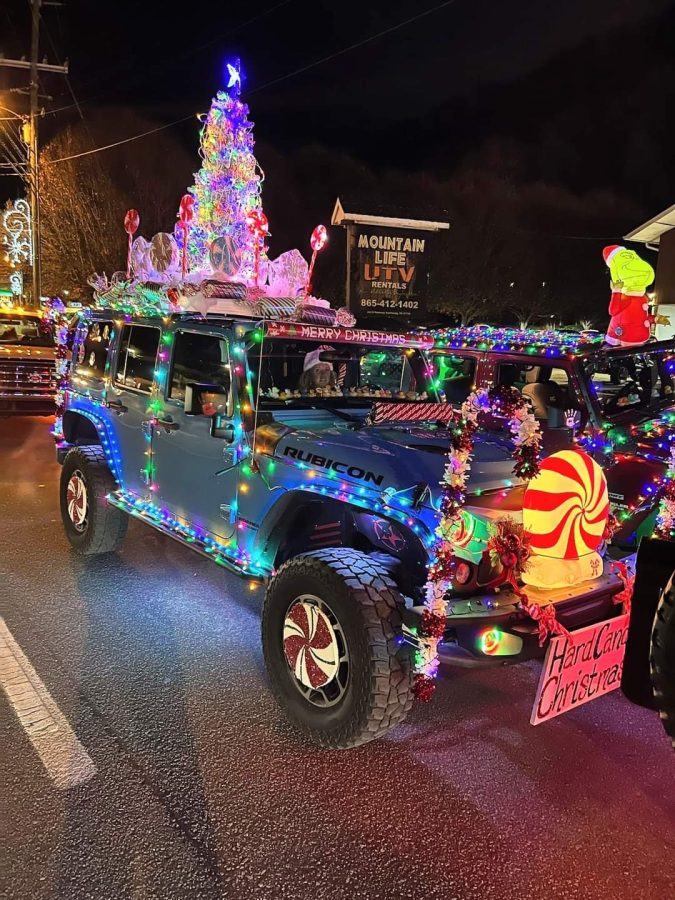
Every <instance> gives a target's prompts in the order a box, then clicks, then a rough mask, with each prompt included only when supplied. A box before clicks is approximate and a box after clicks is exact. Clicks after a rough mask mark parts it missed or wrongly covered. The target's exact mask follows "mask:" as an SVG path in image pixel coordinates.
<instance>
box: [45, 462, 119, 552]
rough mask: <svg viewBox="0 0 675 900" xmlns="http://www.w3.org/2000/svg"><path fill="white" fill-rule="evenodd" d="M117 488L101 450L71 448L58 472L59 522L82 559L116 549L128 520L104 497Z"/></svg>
mask: <svg viewBox="0 0 675 900" xmlns="http://www.w3.org/2000/svg"><path fill="white" fill-rule="evenodd" d="M116 488H117V485H116V483H115V479H114V478H113V476H112V473H111V471H110V469H109V468H108V465H107V463H106V460H105V455H104V453H103V450H102V448H101V447H96V446H87V447H75V448H74V449H72V450H70V451H69V452H68V454H67V456H66V458H65V459H64V461H63V467H62V469H61V487H60V496H61V519H62V520H63V527H64V529H65V532H66V536H67V538H68V540H69V541H70V543H71V544H72V545H73V547H74V548H75V549H76V550H77V551H78V553H81V554H82V555H83V556H93V555H95V554H98V553H110V552H112V551H113V550H117V549H118V548H119V547H120V545H121V544H122V541H123V540H124V536H125V534H126V533H127V527H128V525H129V517H128V516H127V515H126V513H123V512H122V511H121V510H119V509H116V508H115V507H114V506H110V504H109V503H108V501H107V500H106V496H107V495H108V494H109V493H110V492H111V491H114V490H115V489H116Z"/></svg>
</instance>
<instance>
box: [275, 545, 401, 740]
mask: <svg viewBox="0 0 675 900" xmlns="http://www.w3.org/2000/svg"><path fill="white" fill-rule="evenodd" d="M303 594H314V595H315V596H317V597H319V598H321V599H323V600H325V601H326V602H327V603H328V604H329V605H330V607H331V609H332V612H333V613H334V615H335V617H336V618H337V620H338V622H339V625H340V628H341V629H342V633H343V635H344V637H345V641H346V644H347V648H348V653H349V679H348V683H347V688H346V692H345V693H344V695H343V696H342V697H341V699H340V700H339V701H338V702H337V703H336V705H334V706H331V707H329V708H321V707H317V706H313V705H312V704H311V703H310V702H309V701H308V700H307V699H305V697H304V696H303V694H302V693H301V691H300V690H298V687H297V686H296V683H294V679H295V676H294V674H293V672H292V671H291V669H290V667H289V665H288V663H287V661H286V657H285V655H284V649H283V642H282V636H283V624H284V619H285V616H286V614H287V611H288V609H289V607H290V606H291V605H292V604H293V602H294V600H295V598H297V597H299V596H300V595H303ZM402 608H403V598H402V596H401V594H400V593H399V591H398V589H397V587H396V584H395V583H394V581H393V580H392V579H391V577H390V576H389V575H388V573H387V571H386V570H385V569H384V568H383V567H382V566H381V564H378V563H377V562H376V561H374V560H372V559H370V558H369V557H368V556H367V555H366V554H365V553H360V552H358V551H356V550H351V549H345V548H335V549H328V550H319V551H316V552H313V553H306V554H302V555H300V556H296V557H294V558H293V559H290V560H288V561H287V562H285V563H284V564H283V565H282V566H281V568H280V569H279V571H278V572H277V573H276V575H274V577H273V578H272V580H271V582H270V585H269V587H268V590H267V594H266V596H265V602H264V606H263V615H262V644H263V652H264V656H265V665H266V667H267V672H268V675H269V679H270V682H271V686H272V691H273V693H274V695H275V696H276V698H277V700H278V702H279V703H280V705H281V706H282V707H283V709H284V710H285V712H286V714H287V715H288V717H289V718H290V719H291V721H292V722H293V723H294V724H295V725H296V726H297V727H298V728H299V729H300V730H301V731H302V732H303V733H304V734H305V735H306V736H307V737H309V738H310V739H311V740H312V741H314V742H315V743H317V744H319V745H320V746H322V747H334V748H346V747H356V746H358V745H359V744H365V743H366V742H367V741H372V740H375V739H376V738H379V737H382V735H384V734H385V733H386V732H387V731H389V730H390V729H391V728H394V726H396V725H398V724H400V723H401V722H402V721H403V720H404V719H405V717H406V716H407V714H408V713H409V712H410V708H411V706H412V700H413V694H412V667H411V661H410V655H409V652H408V650H407V648H403V647H402V646H401V645H400V643H399V641H398V637H399V635H400V627H401V610H402Z"/></svg>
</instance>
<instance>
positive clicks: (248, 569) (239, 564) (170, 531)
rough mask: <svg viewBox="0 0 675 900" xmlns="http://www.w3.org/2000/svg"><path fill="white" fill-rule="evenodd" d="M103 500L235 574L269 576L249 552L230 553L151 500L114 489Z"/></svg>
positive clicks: (221, 545)
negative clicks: (252, 560)
mask: <svg viewBox="0 0 675 900" xmlns="http://www.w3.org/2000/svg"><path fill="white" fill-rule="evenodd" d="M106 499H107V501H108V503H109V504H110V505H111V506H114V507H115V508H116V509H119V510H121V511H122V512H124V513H126V514H127V515H128V516H131V517H132V518H134V519H139V520H140V521H141V522H145V523H146V524H147V525H151V526H152V527H153V528H154V529H155V530H156V531H159V532H161V534H165V535H166V536H167V537H170V538H173V540H174V541H178V543H179V544H182V545H183V546H184V547H189V548H190V550H196V551H197V552H198V553H201V555H202V556H205V557H206V558H207V559H210V560H211V561H212V562H215V563H216V564H217V565H219V566H222V567H223V568H225V569H227V570H228V571H230V572H234V573H235V574H236V575H243V576H245V577H248V578H267V577H268V575H270V572H269V571H266V570H264V569H262V568H260V567H255V566H252V565H251V561H250V558H249V557H248V554H243V553H240V552H239V551H238V550H235V551H234V552H232V551H230V549H229V548H228V547H226V546H225V545H224V544H220V543H218V542H217V541H215V540H213V538H211V537H209V536H208V535H207V534H204V535H199V534H196V533H195V529H192V528H190V526H188V525H184V524H182V523H181V522H179V521H178V520H177V519H174V518H173V517H172V516H170V515H168V514H163V513H162V512H161V510H159V509H158V507H156V506H155V505H154V504H152V503H148V502H147V501H145V500H141V499H140V498H138V497H133V495H128V494H126V495H125V494H123V493H122V491H113V492H112V493H110V494H108V495H107V497H106Z"/></svg>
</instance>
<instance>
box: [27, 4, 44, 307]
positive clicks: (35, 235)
mask: <svg viewBox="0 0 675 900" xmlns="http://www.w3.org/2000/svg"><path fill="white" fill-rule="evenodd" d="M31 19H32V26H31V39H30V135H29V138H30V140H29V142H28V172H29V173H30V174H29V177H30V212H31V216H30V219H31V241H32V244H33V306H35V307H38V306H39V305H40V295H41V293H42V278H41V275H42V271H41V265H42V259H41V254H40V160H39V157H38V120H37V117H38V90H39V83H38V52H39V49H40V0H32V2H31Z"/></svg>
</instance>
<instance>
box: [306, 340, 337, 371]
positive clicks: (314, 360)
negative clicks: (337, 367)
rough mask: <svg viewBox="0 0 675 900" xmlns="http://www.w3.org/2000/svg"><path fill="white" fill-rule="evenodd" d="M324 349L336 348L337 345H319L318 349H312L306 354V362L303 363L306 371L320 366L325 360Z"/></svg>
mask: <svg viewBox="0 0 675 900" xmlns="http://www.w3.org/2000/svg"><path fill="white" fill-rule="evenodd" d="M324 350H335V347H331V346H329V345H328V344H322V345H321V346H320V347H317V348H316V350H310V352H309V353H306V354H305V362H304V363H303V366H302V371H303V372H306V371H307V370H308V369H311V368H313V367H314V366H318V365H319V363H320V362H324V360H322V359H321V354H322V353H323V352H324Z"/></svg>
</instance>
